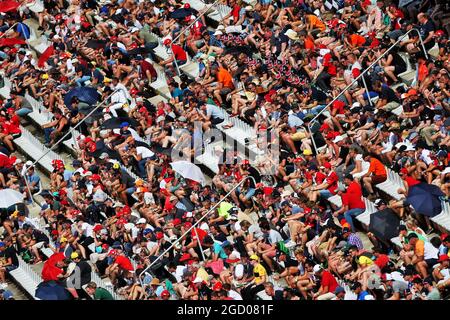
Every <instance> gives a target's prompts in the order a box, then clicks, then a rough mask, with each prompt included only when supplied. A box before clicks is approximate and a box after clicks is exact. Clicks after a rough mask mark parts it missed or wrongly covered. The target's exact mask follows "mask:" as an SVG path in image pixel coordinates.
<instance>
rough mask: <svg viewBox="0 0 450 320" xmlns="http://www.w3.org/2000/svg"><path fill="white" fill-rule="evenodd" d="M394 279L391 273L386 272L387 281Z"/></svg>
mask: <svg viewBox="0 0 450 320" xmlns="http://www.w3.org/2000/svg"><path fill="white" fill-rule="evenodd" d="M391 280H392V276H391V274H390V273H386V281H391Z"/></svg>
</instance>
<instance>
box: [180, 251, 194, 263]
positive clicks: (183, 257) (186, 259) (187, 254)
mask: <svg viewBox="0 0 450 320" xmlns="http://www.w3.org/2000/svg"><path fill="white" fill-rule="evenodd" d="M191 258H192V257H191V255H190V254H189V253H183V255H182V256H181V258H180V260H179V261H180V262H183V261H188V260H191Z"/></svg>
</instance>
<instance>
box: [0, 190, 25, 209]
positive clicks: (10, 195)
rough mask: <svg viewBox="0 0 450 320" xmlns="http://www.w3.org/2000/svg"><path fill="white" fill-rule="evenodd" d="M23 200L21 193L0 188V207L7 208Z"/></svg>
mask: <svg viewBox="0 0 450 320" xmlns="http://www.w3.org/2000/svg"><path fill="white" fill-rule="evenodd" d="M21 202H23V194H21V193H20V192H19V191H16V190H13V189H3V190H0V208H9V207H11V206H13V205H15V204H17V203H21Z"/></svg>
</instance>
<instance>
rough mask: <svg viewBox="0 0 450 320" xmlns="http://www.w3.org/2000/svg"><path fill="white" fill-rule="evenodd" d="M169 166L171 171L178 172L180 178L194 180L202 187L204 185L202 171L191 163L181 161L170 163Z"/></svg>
mask: <svg viewBox="0 0 450 320" xmlns="http://www.w3.org/2000/svg"><path fill="white" fill-rule="evenodd" d="M170 165H171V166H172V169H173V170H175V171H176V172H178V173H179V174H180V175H181V176H182V177H184V178H186V179H191V180H194V181H196V182H199V183H201V184H202V185H204V184H205V182H206V180H205V176H204V175H203V172H202V170H201V169H200V168H199V167H198V166H197V165H195V164H193V163H192V162H189V161H185V160H181V161H176V162H172V163H170Z"/></svg>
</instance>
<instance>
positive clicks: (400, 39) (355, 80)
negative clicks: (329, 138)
mask: <svg viewBox="0 0 450 320" xmlns="http://www.w3.org/2000/svg"><path fill="white" fill-rule="evenodd" d="M412 31H415V32H417V34H418V36H419V39H420V43H421V45H422V48H423V51H424V54H425V58H426V59H428V52H427V51H426V49H425V45H424V43H423V39H422V35H421V34H420V31H419V30H418V29H416V28H413V29H411V30H409V31H408V32H406V33H405V34H404V35H402V36H401V37H399V38H398V40H397V41H395V43H394V44H392V45H391V46H390V47H389V48H388V49H387V50H386V51H385V52H384V53H383V54H382V55H380V56H379V57H378V58H376V59H375V61H374V62H372V64H371V65H370V66H368V67H367V68H366V69H365V70H364V71H363V72H361V73H360V74H359V75H358V76H357V77H356V78H355V79H354V80H353V81H352V82H351V83H350V84H349V85H347V86H346V87H345V88H344V89H343V90H342V91H341V92H340V93H339V94H338V95H337V96H336V97H334V98H333V100H331V101H330V102H329V103H328V104H327V105H326V106H325V108H323V109H322V110H320V111H319V112H318V113H317V114H316V115H315V116H314V117H313V118H312V119H311V121H310V122H309V123H308V125H307V128H308V132H309V134H310V136H311V140H312V143H313V145H314V149H315V151H316V152H317V146H316V142H315V140H314V138H313V133H312V131H311V124H312V123H313V122H314V121H316V119H317V118H318V117H319V116H320V115H321V114H322V113H324V112H325V111H327V110H328V108H329V107H330V106H331V105H332V104H333V102H335V101H336V100H337V99H339V97H340V96H342V95H343V94H344V92H346V91H348V89H350V88H351V87H352V86H353V85H354V84H355V83H356V82H357V81H358V80H359V79H360V78H361V77H362V76H364V75H365V74H366V73H367V72H368V71H369V70H370V69H372V68H373V66H374V65H376V64H377V63H378V62H379V61H380V60H381V59H382V58H383V57H384V56H385V55H386V54H388V53H389V52H390V51H391V50H392V49H393V48H394V47H395V46H397V45H398V44H399V43H400V42H401V41H402V40H403V39H404V38H405V37H406V36H407V35H408V34H410V33H411V32H412ZM369 101H370V99H369Z"/></svg>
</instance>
